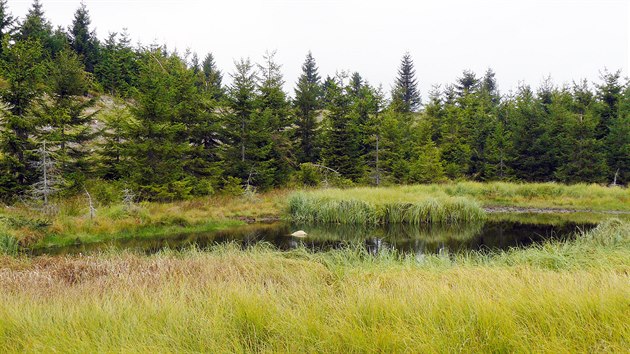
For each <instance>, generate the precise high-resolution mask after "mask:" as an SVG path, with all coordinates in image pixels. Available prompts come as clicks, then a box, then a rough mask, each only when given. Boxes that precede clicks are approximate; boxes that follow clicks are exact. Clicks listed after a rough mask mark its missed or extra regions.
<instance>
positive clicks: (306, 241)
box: [33, 221, 594, 257]
mask: <svg viewBox="0 0 630 354" xmlns="http://www.w3.org/2000/svg"><path fill="white" fill-rule="evenodd" d="M592 227H594V225H592V224H576V223H564V224H561V225H541V224H531V223H520V222H506V221H488V222H486V223H483V224H474V225H470V224H469V225H464V226H438V225H421V226H414V225H402V224H396V225H386V226H382V227H376V226H372V227H366V226H363V227H357V226H351V225H331V224H327V225H309V224H288V223H274V224H253V225H247V226H243V227H239V228H235V229H231V230H227V231H220V232H212V233H189V234H175V235H171V236H169V237H164V238H159V239H127V240H117V241H110V242H104V243H98V244H83V245H81V244H78V245H72V246H68V247H63V248H48V249H41V250H37V251H34V252H33V253H34V254H42V253H45V254H68V253H90V252H94V251H102V250H106V249H111V248H114V249H130V250H134V251H140V252H145V253H148V254H150V253H155V252H158V251H160V250H163V249H165V248H170V249H185V248H188V247H190V246H192V245H194V246H196V247H198V248H201V249H204V248H208V247H211V246H213V245H216V244H221V243H227V242H236V243H238V244H240V245H241V246H242V247H243V248H248V247H252V246H254V245H256V244H258V243H260V242H267V243H270V244H272V245H274V246H275V247H277V248H278V249H281V250H291V249H296V248H298V247H305V248H308V249H310V250H313V251H316V252H317V251H324V250H330V249H338V248H342V247H348V246H357V245H359V246H361V247H364V248H365V249H366V250H367V251H368V252H369V253H371V254H377V253H379V252H382V251H383V250H397V251H400V252H403V253H408V254H415V255H416V256H418V257H421V256H422V255H424V254H455V253H458V252H463V251H469V250H475V251H494V250H505V249H509V248H512V247H527V246H529V245H531V244H533V243H541V242H543V241H545V240H549V239H556V240H567V239H569V238H570V237H573V235H574V233H575V232H576V231H577V230H578V229H580V230H588V229H590V228H592ZM295 230H304V231H306V232H307V233H308V236H307V237H305V238H297V237H293V236H290V234H291V233H292V232H294V231H295Z"/></svg>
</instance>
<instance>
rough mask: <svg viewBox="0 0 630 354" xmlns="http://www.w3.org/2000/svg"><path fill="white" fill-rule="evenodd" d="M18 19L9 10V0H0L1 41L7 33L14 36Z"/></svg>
mask: <svg viewBox="0 0 630 354" xmlns="http://www.w3.org/2000/svg"><path fill="white" fill-rule="evenodd" d="M16 21H17V20H16V18H15V17H13V15H11V13H10V12H9V7H8V6H7V0H0V41H2V39H3V38H4V36H6V35H9V36H10V37H11V36H13V34H14V33H15V30H16V28H15V24H16ZM0 49H1V48H0Z"/></svg>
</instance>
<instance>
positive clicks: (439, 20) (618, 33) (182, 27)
mask: <svg viewBox="0 0 630 354" xmlns="http://www.w3.org/2000/svg"><path fill="white" fill-rule="evenodd" d="M41 2H42V3H43V6H44V11H45V13H46V16H47V18H48V19H49V20H50V21H51V22H52V23H53V25H55V26H58V25H61V26H63V27H67V26H69V25H70V23H71V22H72V17H73V14H74V11H75V10H76V9H77V7H78V6H79V4H80V0H42V1H41ZM84 2H85V4H86V5H87V8H88V10H89V11H90V16H91V18H92V26H93V27H95V28H96V32H97V35H98V36H99V38H101V39H103V38H105V37H106V36H107V34H108V33H109V32H120V31H121V30H122V29H123V28H127V29H128V31H129V33H130V34H131V38H132V39H133V41H134V42H135V43H138V42H140V43H142V44H145V45H146V44H151V43H154V42H157V43H160V44H167V46H168V48H170V49H174V48H176V49H177V50H178V51H179V52H180V53H183V52H184V51H185V50H186V49H190V50H191V51H193V52H196V53H198V55H199V57H200V58H203V57H204V56H205V54H206V53H208V52H212V53H213V54H214V56H215V58H216V62H217V64H218V66H219V68H220V69H221V70H222V71H223V72H224V73H226V75H224V77H225V79H224V80H225V81H228V82H229V75H228V74H229V73H230V72H232V71H233V70H234V60H235V59H238V58H241V57H249V58H251V59H252V61H254V62H261V61H262V55H263V54H264V53H265V51H267V50H270V51H273V50H276V51H277V55H276V59H277V61H278V62H279V63H280V64H282V66H283V73H284V75H285V81H286V84H285V88H286V90H287V91H289V92H290V93H293V87H294V84H295V82H296V81H297V78H298V76H299V74H300V71H301V65H302V63H303V61H304V58H305V56H306V53H307V52H308V51H309V50H310V51H312V53H313V56H314V57H315V59H316V61H317V64H318V66H319V72H320V75H321V76H322V77H326V75H331V76H332V75H334V74H335V73H336V72H337V71H342V70H346V71H349V72H354V71H358V72H359V73H360V74H361V75H362V76H363V77H364V78H366V79H367V80H368V81H369V82H370V83H371V84H374V85H379V84H382V85H383V88H384V89H385V90H386V91H389V90H390V88H391V86H392V84H393V82H394V79H395V77H396V71H397V69H398V66H399V63H400V58H401V57H402V55H403V54H404V53H405V52H409V53H410V54H411V56H412V57H413V59H414V63H415V67H416V76H417V79H418V82H419V87H420V91H421V94H422V96H423V99H426V98H427V97H428V92H429V91H430V90H431V88H432V86H433V85H436V84H440V85H442V86H444V85H445V84H449V83H453V82H454V81H455V80H456V79H457V77H459V76H461V73H462V71H463V70H465V69H467V70H472V71H474V72H476V73H477V74H478V76H481V75H483V73H484V72H485V71H486V69H487V68H492V69H493V70H494V71H495V73H496V78H497V81H498V84H499V89H500V90H501V91H502V92H503V93H508V92H509V91H510V90H515V89H516V88H517V87H518V85H519V84H521V83H526V84H530V85H532V86H534V87H537V86H538V85H539V84H540V83H541V82H542V80H543V79H544V78H545V77H547V76H551V78H552V79H553V81H554V82H555V83H557V84H563V83H567V84H569V83H571V82H572V80H579V79H587V80H589V81H590V82H593V81H598V79H599V75H600V74H599V73H600V71H602V70H603V69H604V68H608V69H609V70H618V69H620V70H622V73H623V76H624V77H625V76H627V75H628V69H629V67H630V56H629V53H628V51H629V47H630V24H629V22H630V0H599V1H597V0H591V1H585V0H582V1H576V0H547V1H539V0H502V1H497V0H482V1H466V0H441V1H411V0H337V1H334V0H229V1H228V0H223V1H200V0H180V1H173V0H128V1H122V0H84ZM30 5H31V1H30V0H8V6H9V9H10V10H11V12H12V13H13V15H15V16H19V17H20V18H23V16H24V15H25V14H26V12H27V10H28V8H29V7H30Z"/></svg>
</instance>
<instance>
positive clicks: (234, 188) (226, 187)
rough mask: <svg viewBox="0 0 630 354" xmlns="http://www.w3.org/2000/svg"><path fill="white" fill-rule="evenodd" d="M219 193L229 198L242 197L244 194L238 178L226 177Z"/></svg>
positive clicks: (241, 183) (241, 182)
mask: <svg viewBox="0 0 630 354" xmlns="http://www.w3.org/2000/svg"><path fill="white" fill-rule="evenodd" d="M221 192H222V193H223V194H226V195H231V196H242V195H243V193H245V189H244V188H243V181H242V180H241V179H240V178H237V177H232V176H228V177H227V178H226V179H225V182H224V183H223V188H222V189H221Z"/></svg>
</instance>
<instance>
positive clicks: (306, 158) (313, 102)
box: [293, 52, 322, 163]
mask: <svg viewBox="0 0 630 354" xmlns="http://www.w3.org/2000/svg"><path fill="white" fill-rule="evenodd" d="M321 90H322V89H321V86H320V77H319V74H318V72H317V65H316V63H315V59H314V58H313V55H312V54H311V52H308V54H307V55H306V60H305V61H304V64H303V65H302V74H301V75H300V78H299V79H298V82H297V87H296V88H295V99H294V101H293V102H294V108H295V115H296V122H295V124H296V125H297V130H296V140H297V142H298V146H299V150H298V153H297V156H298V161H299V162H300V163H304V162H311V163H314V162H316V161H317V155H318V148H317V143H316V142H317V129H318V121H317V114H318V110H319V109H320V108H321V93H322V91H321Z"/></svg>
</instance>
